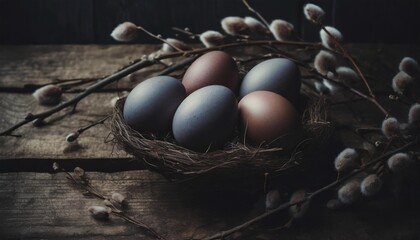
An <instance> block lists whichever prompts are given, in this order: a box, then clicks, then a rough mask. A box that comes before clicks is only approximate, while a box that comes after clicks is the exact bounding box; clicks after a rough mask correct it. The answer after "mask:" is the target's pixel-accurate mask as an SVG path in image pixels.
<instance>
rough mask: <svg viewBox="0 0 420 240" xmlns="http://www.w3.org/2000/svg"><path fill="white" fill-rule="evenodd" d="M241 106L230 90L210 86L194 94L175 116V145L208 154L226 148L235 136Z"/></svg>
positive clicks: (186, 100) (184, 102)
mask: <svg viewBox="0 0 420 240" xmlns="http://www.w3.org/2000/svg"><path fill="white" fill-rule="evenodd" d="M237 118H238V102H237V100H236V96H235V94H234V93H233V92H232V91H231V90H230V89H229V88H227V87H224V86H221V85H211V86H207V87H203V88H200V89H198V90H196V91H194V92H193V93H191V94H190V95H189V96H188V97H187V98H185V100H184V101H183V102H182V103H181V104H180V105H179V107H178V109H177V110H176V112H175V115H174V119H173V123H172V131H173V135H174V138H175V140H176V142H177V143H178V144H179V145H181V146H183V147H186V148H188V149H191V150H194V151H198V152H205V151H206V150H210V149H219V148H223V146H224V145H225V144H226V142H227V141H229V139H230V138H231V137H232V136H233V132H234V129H235V125H236V121H237Z"/></svg>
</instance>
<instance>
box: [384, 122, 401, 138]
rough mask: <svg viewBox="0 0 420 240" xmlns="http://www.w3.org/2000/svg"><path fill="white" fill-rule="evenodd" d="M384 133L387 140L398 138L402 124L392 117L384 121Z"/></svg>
mask: <svg viewBox="0 0 420 240" xmlns="http://www.w3.org/2000/svg"><path fill="white" fill-rule="evenodd" d="M381 130H382V133H383V134H384V135H385V137H387V138H392V137H394V136H397V135H398V134H399V132H400V123H399V122H398V120H397V119H396V118H394V117H390V118H387V119H385V120H384V121H382V128H381Z"/></svg>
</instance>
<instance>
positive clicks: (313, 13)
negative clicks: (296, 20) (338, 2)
mask: <svg viewBox="0 0 420 240" xmlns="http://www.w3.org/2000/svg"><path fill="white" fill-rule="evenodd" d="M303 13H304V14H305V17H306V19H308V20H309V21H311V22H314V23H318V22H321V21H322V19H323V18H324V16H325V12H324V10H322V8H320V7H319V6H317V5H315V4H312V3H307V4H306V5H305V7H303Z"/></svg>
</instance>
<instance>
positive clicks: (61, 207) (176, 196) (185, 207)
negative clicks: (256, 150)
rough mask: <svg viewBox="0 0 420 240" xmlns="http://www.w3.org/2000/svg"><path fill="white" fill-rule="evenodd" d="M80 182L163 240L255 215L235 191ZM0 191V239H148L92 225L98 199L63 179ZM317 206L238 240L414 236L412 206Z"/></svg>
mask: <svg viewBox="0 0 420 240" xmlns="http://www.w3.org/2000/svg"><path fill="white" fill-rule="evenodd" d="M88 176H89V178H90V179H91V184H92V185H93V186H95V187H96V188H97V189H99V190H100V191H102V192H103V193H104V194H105V195H107V196H108V195H109V194H110V193H111V192H119V193H121V194H123V195H125V196H127V200H128V208H127V209H126V212H127V214H129V215H130V216H133V217H135V218H137V219H139V220H141V221H144V222H145V223H147V224H149V225H150V226H151V227H153V228H154V229H156V230H157V231H158V232H159V233H160V234H162V235H163V236H164V237H166V239H190V238H191V237H195V238H198V239H199V238H202V237H204V236H208V235H209V234H212V233H214V232H215V231H218V230H223V229H226V228H228V227H229V226H232V225H235V224H238V223H240V222H242V221H244V220H246V219H248V218H250V217H251V216H254V215H256V214H258V213H260V212H262V211H263V204H264V203H263V201H262V198H261V197H259V196H262V195H260V193H244V192H235V190H232V189H230V190H228V189H224V188H223V186H220V185H219V186H211V185H210V186H200V185H195V184H191V183H169V182H167V181H166V180H164V179H162V177H160V176H158V175H156V174H153V173H150V172H148V171H130V172H118V173H112V174H109V173H108V174H106V173H97V172H89V173H88ZM0 186H1V187H0V221H1V222H2V224H1V225H0V236H1V237H2V239H16V238H21V239H28V238H35V239H39V238H48V239H51V238H54V239H55V238H59V239H64V238H73V239H74V238H76V239H104V238H112V239H133V238H139V239H148V238H147V237H146V236H145V235H144V233H143V232H142V231H141V230H139V229H137V228H136V227H134V226H132V225H130V224H129V223H126V222H124V221H122V220H121V219H119V218H116V217H111V219H110V220H109V221H97V220H95V219H93V218H92V217H91V216H90V215H89V213H88V211H87V208H88V207H89V206H92V205H102V201H101V200H98V199H95V198H91V197H86V196H83V195H82V193H81V191H80V190H79V189H78V188H77V187H74V186H73V185H72V184H71V183H70V182H69V181H68V180H67V179H66V178H65V175H64V174H63V173H58V174H47V173H2V174H0ZM203 187H204V188H203ZM324 201H325V199H323V200H322V201H319V202H318V201H315V202H313V205H312V207H313V208H312V210H311V212H310V215H308V217H307V218H306V219H305V220H304V221H303V222H302V221H300V222H295V223H294V224H293V227H292V228H291V229H285V230H283V231H261V232H260V233H258V232H259V231H258V230H257V234H254V235H249V234H248V233H243V236H242V237H241V238H240V239H303V240H310V239H339V240H350V239H361V240H365V239H366V240H367V239H372V240H376V239H377V240H388V239H389V240H391V239H416V238H418V236H420V229H419V228H418V225H419V224H420V218H419V217H418V216H419V213H420V211H419V207H418V206H416V205H408V206H406V207H405V208H404V207H403V206H402V205H398V204H399V203H398V201H395V200H392V199H390V198H388V197H383V198H380V199H373V200H370V201H367V202H364V203H362V204H358V205H353V206H351V207H348V208H347V209H345V210H342V211H330V210H327V209H325V208H324V207H323V206H324V205H323V204H324ZM321 202H322V203H321ZM285 219H287V211H286V213H282V214H280V215H279V216H276V217H274V218H272V219H271V220H268V221H266V222H265V224H266V226H278V224H280V223H281V222H284V221H285ZM256 229H259V227H258V226H257V228H256ZM260 229H261V230H263V228H260Z"/></svg>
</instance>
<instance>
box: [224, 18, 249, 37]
mask: <svg viewBox="0 0 420 240" xmlns="http://www.w3.org/2000/svg"><path fill="white" fill-rule="evenodd" d="M220 23H221V25H222V29H223V30H224V31H225V32H226V33H227V34H229V35H232V36H238V35H246V34H248V33H249V28H248V25H246V23H245V21H244V20H243V19H242V18H240V17H225V18H223V19H222V21H221V22H220Z"/></svg>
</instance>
